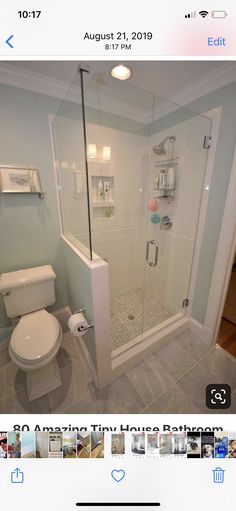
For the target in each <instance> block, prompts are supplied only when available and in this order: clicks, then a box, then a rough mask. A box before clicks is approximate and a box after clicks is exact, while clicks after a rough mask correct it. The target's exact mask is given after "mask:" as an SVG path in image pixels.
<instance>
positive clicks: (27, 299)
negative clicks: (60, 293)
mask: <svg viewBox="0 0 236 511" xmlns="http://www.w3.org/2000/svg"><path fill="white" fill-rule="evenodd" d="M55 278H56V274H55V273H54V271H53V269H52V267H51V266H50V265H47V266H38V267H37V268H28V269H26V270H18V271H13V272H10V273H2V275H1V276H0V294H1V295H2V296H3V300H4V304H5V307H6V313H7V316H8V317H9V318H16V317H17V316H23V315H24V314H28V313H30V312H33V311H36V310H39V309H44V308H45V307H48V306H49V305H53V304H54V303H55V287H54V280H55Z"/></svg>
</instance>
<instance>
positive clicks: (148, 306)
mask: <svg viewBox="0 0 236 511" xmlns="http://www.w3.org/2000/svg"><path fill="white" fill-rule="evenodd" d="M173 314H174V313H173V312H171V311H170V310H169V309H167V307H165V305H163V304H162V303H160V302H159V301H158V300H157V298H155V297H153V296H151V295H150V294H148V293H144V292H143V290H142V289H137V290H136V291H133V292H132V293H128V294H126V295H121V296H119V297H118V298H114V299H113V300H112V303H111V326H110V332H111V346H112V351H113V350H116V349H117V348H120V347H121V346H123V345H124V344H126V343H127V342H129V341H131V340H132V339H134V338H135V337H138V336H140V335H142V332H143V331H144V332H146V331H147V330H149V329H150V328H153V327H155V326H156V325H158V324H160V323H162V321H165V320H166V319H168V318H171V316H173Z"/></svg>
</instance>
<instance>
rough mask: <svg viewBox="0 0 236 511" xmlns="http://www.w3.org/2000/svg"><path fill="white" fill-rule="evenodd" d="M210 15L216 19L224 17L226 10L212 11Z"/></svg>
mask: <svg viewBox="0 0 236 511" xmlns="http://www.w3.org/2000/svg"><path fill="white" fill-rule="evenodd" d="M211 16H212V18H216V19H220V18H226V16H227V12H226V11H212V12H211Z"/></svg>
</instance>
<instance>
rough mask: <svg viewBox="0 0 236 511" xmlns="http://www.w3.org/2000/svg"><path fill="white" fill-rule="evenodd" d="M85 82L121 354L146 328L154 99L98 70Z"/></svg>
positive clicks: (94, 195)
mask: <svg viewBox="0 0 236 511" xmlns="http://www.w3.org/2000/svg"><path fill="white" fill-rule="evenodd" d="M85 80H86V86H85V104H86V119H87V125H86V127H87V140H88V163H89V176H90V197H91V218H92V240H93V250H94V251H95V252H96V254H98V255H99V256H100V257H101V258H103V259H104V260H106V261H108V263H109V282H110V305H111V322H110V326H111V328H110V331H111V345H112V350H113V352H116V353H118V352H120V350H123V349H124V347H127V346H128V345H130V344H131V343H134V342H136V341H138V340H141V338H142V332H143V299H144V279H145V246H146V228H147V212H146V204H147V200H148V193H149V167H150V162H149V136H150V123H151V121H152V111H153V104H154V98H153V95H152V94H150V93H147V92H145V91H142V90H140V89H136V88H135V87H133V86H130V84H128V83H121V82H118V81H117V80H114V79H109V78H105V77H103V76H97V75H96V76H95V75H94V74H93V73H91V74H90V75H88V76H86V78H85ZM117 350H118V351H117Z"/></svg>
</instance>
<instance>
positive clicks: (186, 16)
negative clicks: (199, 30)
mask: <svg viewBox="0 0 236 511" xmlns="http://www.w3.org/2000/svg"><path fill="white" fill-rule="evenodd" d="M196 15H197V14H196V11H193V12H189V13H188V14H185V16H184V17H185V18H188V19H190V18H196Z"/></svg>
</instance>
